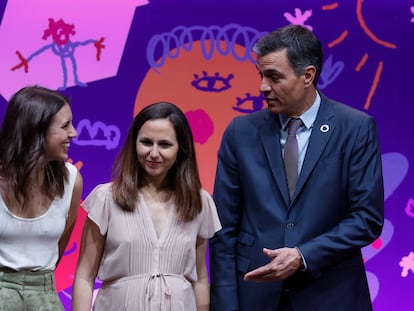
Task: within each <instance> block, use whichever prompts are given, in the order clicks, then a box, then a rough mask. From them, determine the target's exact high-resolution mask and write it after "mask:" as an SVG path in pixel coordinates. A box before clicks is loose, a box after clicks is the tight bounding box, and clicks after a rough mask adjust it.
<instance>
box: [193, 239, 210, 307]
mask: <svg viewBox="0 0 414 311" xmlns="http://www.w3.org/2000/svg"><path fill="white" fill-rule="evenodd" d="M206 250H207V240H206V239H202V238H198V239H197V245H196V268H197V282H195V283H194V284H193V287H194V292H195V296H196V302H197V311H208V310H209V308H210V286H209V282H208V272H207V265H206Z"/></svg>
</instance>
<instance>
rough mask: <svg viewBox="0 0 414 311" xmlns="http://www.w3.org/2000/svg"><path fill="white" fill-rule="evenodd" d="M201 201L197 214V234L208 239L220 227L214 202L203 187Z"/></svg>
mask: <svg viewBox="0 0 414 311" xmlns="http://www.w3.org/2000/svg"><path fill="white" fill-rule="evenodd" d="M201 201H202V210H201V213H200V215H199V217H200V218H199V222H200V227H199V231H198V235H199V236H200V237H202V238H204V239H209V238H211V237H212V236H213V235H214V233H216V232H217V231H219V230H220V229H221V223H220V219H219V217H218V214H217V208H216V204H215V203H214V201H213V198H212V197H211V195H210V194H209V193H208V192H207V191H206V190H204V189H202V190H201Z"/></svg>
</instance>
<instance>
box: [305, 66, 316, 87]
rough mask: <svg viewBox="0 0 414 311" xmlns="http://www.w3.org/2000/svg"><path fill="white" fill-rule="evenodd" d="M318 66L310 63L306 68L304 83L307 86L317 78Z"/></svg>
mask: <svg viewBox="0 0 414 311" xmlns="http://www.w3.org/2000/svg"><path fill="white" fill-rule="evenodd" d="M315 73H316V68H315V66H312V65H309V66H307V67H306V68H305V71H304V73H303V78H304V80H303V81H304V83H305V86H310V85H312V84H313V80H314V79H315Z"/></svg>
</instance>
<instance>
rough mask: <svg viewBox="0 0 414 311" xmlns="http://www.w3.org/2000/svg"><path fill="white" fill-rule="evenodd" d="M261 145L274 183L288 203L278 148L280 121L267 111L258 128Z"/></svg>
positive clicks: (281, 159)
mask: <svg viewBox="0 0 414 311" xmlns="http://www.w3.org/2000/svg"><path fill="white" fill-rule="evenodd" d="M260 135H261V140H262V146H263V149H264V151H265V154H266V158H267V161H268V163H269V167H270V170H271V172H272V174H273V177H274V178H275V180H276V184H277V186H278V187H279V190H280V192H281V193H282V196H283V199H284V200H285V202H286V205H287V206H288V205H289V201H290V200H289V190H288V187H287V183H286V173H285V167H284V164H283V158H282V150H281V148H280V122H279V118H278V117H277V116H276V115H273V114H272V113H270V112H269V113H268V114H267V115H266V117H265V120H264V123H263V125H262V127H261V129H260Z"/></svg>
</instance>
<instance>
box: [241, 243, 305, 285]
mask: <svg viewBox="0 0 414 311" xmlns="http://www.w3.org/2000/svg"><path fill="white" fill-rule="evenodd" d="M263 254H264V255H265V256H266V257H269V258H271V261H270V262H269V263H268V264H266V265H264V266H261V267H259V268H257V269H255V270H252V271H250V272H248V273H246V274H245V276H244V279H245V280H246V281H255V282H272V281H281V280H285V279H287V278H288V277H289V276H291V275H293V274H295V273H296V271H298V270H300V269H302V268H303V264H302V257H301V254H300V253H299V250H298V249H297V248H294V247H293V248H290V247H284V248H279V249H274V250H272V249H268V248H264V249H263Z"/></svg>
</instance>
